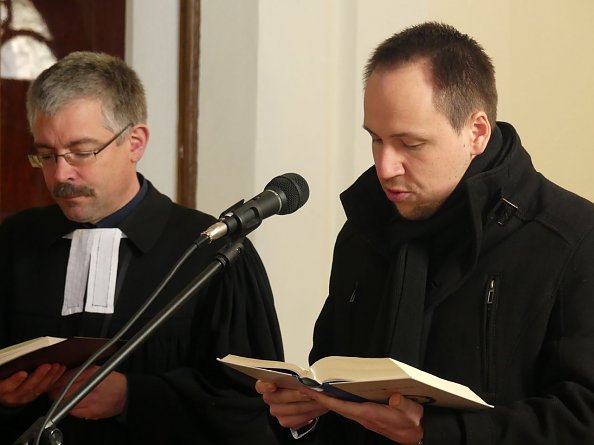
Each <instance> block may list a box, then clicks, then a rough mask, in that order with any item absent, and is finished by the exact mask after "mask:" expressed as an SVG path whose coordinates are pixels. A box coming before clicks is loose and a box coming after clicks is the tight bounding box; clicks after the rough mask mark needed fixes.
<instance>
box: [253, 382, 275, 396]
mask: <svg viewBox="0 0 594 445" xmlns="http://www.w3.org/2000/svg"><path fill="white" fill-rule="evenodd" d="M276 389H277V387H276V385H275V384H274V383H271V382H265V381H263V380H258V381H256V392H257V393H258V394H266V393H271V392H274V391H276Z"/></svg>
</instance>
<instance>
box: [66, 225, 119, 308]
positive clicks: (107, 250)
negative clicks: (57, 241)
mask: <svg viewBox="0 0 594 445" xmlns="http://www.w3.org/2000/svg"><path fill="white" fill-rule="evenodd" d="M125 237H126V235H125V234H124V233H122V231H121V230H120V229H117V228H114V229H78V230H75V231H74V232H72V233H69V234H68V235H65V236H64V238H68V239H72V244H71V245H70V255H69V257H68V268H67V269H66V288H65V290H64V304H63V305H62V315H71V314H76V313H79V312H82V311H83V307H84V311H85V312H96V313H101V314H113V310H114V296H115V285H116V278H117V271H118V258H119V250H120V240H121V239H122V238H125ZM85 290H86V296H87V299H86V302H85Z"/></svg>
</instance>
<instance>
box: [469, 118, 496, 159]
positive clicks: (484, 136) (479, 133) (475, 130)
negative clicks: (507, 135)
mask: <svg viewBox="0 0 594 445" xmlns="http://www.w3.org/2000/svg"><path fill="white" fill-rule="evenodd" d="M469 123H470V131H471V141H470V145H471V147H470V148H471V151H470V154H471V155H472V157H475V156H478V155H480V154H482V153H483V152H484V151H485V148H487V144H488V143H489V139H490V138H491V124H490V123H489V118H488V117H487V114H486V113H485V112H484V111H476V112H474V113H473V114H472V116H470V120H469Z"/></svg>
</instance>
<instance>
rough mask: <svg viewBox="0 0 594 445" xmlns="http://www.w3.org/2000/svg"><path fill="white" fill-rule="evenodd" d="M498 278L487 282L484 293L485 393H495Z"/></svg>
mask: <svg viewBox="0 0 594 445" xmlns="http://www.w3.org/2000/svg"><path fill="white" fill-rule="evenodd" d="M497 293H498V277H497V276H495V275H493V276H491V277H489V279H488V280H487V285H486V287H485V292H484V303H483V307H484V311H483V335H482V338H483V341H482V357H483V360H482V362H483V372H482V375H483V388H484V390H485V391H488V392H493V391H494V388H493V382H494V381H495V376H494V372H495V371H494V368H495V363H494V357H495V354H494V350H493V349H494V347H495V314H496V311H497V299H498V295H497Z"/></svg>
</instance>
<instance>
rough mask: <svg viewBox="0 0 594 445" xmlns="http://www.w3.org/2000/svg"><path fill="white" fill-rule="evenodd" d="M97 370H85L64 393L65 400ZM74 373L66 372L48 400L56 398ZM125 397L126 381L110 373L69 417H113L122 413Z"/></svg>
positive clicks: (118, 375)
mask: <svg viewBox="0 0 594 445" xmlns="http://www.w3.org/2000/svg"><path fill="white" fill-rule="evenodd" d="M97 368H98V366H92V367H90V368H88V369H86V370H85V371H84V372H83V373H82V374H81V375H80V376H79V377H78V378H77V379H76V381H75V382H74V384H73V385H72V386H71V387H70V389H69V390H68V392H67V393H66V398H68V397H69V396H70V395H71V394H72V393H73V392H74V391H76V390H77V389H78V388H79V387H80V386H81V385H82V384H83V383H84V382H86V381H87V380H88V379H89V378H90V377H91V376H92V375H93V373H94V372H95V370H96V369H97ZM74 372H75V370H70V371H68V372H67V373H65V374H64V375H63V376H62V378H61V379H60V380H58V381H57V382H56V384H55V385H54V387H53V388H52V390H51V391H50V393H49V396H50V398H52V399H55V398H56V397H58V395H59V394H60V392H61V391H62V389H63V388H64V386H66V384H67V383H68V381H69V380H70V378H71V377H72V375H73V374H74ZM127 397H128V381H127V380H126V376H125V375H124V374H121V373H119V372H112V373H110V374H108V376H107V377H106V378H105V379H104V380H103V381H102V382H101V383H99V384H98V385H97V386H96V387H95V388H93V390H92V391H91V392H90V393H89V394H87V396H86V397H85V398H84V399H82V400H81V401H80V402H79V403H78V405H76V406H75V407H74V408H73V409H72V411H70V415H72V416H74V417H80V418H83V419H105V418H108V417H114V416H117V415H119V414H121V413H122V412H123V411H124V407H125V406H126V399H127Z"/></svg>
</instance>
